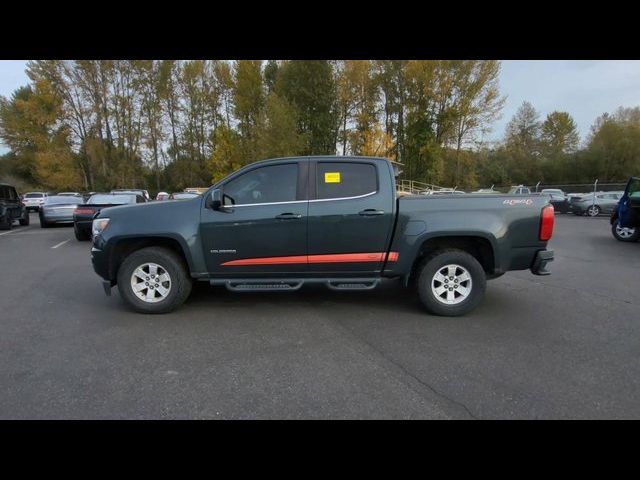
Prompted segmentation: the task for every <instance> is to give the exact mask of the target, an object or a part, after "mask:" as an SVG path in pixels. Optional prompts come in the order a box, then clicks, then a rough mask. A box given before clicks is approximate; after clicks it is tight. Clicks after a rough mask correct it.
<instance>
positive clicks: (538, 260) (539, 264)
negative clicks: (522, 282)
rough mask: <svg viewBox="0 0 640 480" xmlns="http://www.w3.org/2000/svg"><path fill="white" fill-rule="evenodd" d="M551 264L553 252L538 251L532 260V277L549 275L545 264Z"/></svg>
mask: <svg viewBox="0 0 640 480" xmlns="http://www.w3.org/2000/svg"><path fill="white" fill-rule="evenodd" d="M549 262H553V250H539V251H538V252H537V253H536V256H535V257H534V258H533V264H532V265H531V273H533V274H534V275H551V272H550V271H549V270H547V263H549Z"/></svg>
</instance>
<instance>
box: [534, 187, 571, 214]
mask: <svg viewBox="0 0 640 480" xmlns="http://www.w3.org/2000/svg"><path fill="white" fill-rule="evenodd" d="M540 193H541V194H542V195H546V196H547V197H549V203H551V205H553V209H554V210H555V211H556V212H560V213H568V212H569V201H568V200H567V196H566V195H565V193H564V192H563V191H562V190H560V189H558V188H544V189H542V191H541V192H540Z"/></svg>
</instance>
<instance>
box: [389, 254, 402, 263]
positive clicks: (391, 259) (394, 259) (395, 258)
mask: <svg viewBox="0 0 640 480" xmlns="http://www.w3.org/2000/svg"><path fill="white" fill-rule="evenodd" d="M398 258H400V253H398V252H389V256H388V257H387V262H397V261H398Z"/></svg>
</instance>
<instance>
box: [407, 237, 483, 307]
mask: <svg viewBox="0 0 640 480" xmlns="http://www.w3.org/2000/svg"><path fill="white" fill-rule="evenodd" d="M486 287H487V279H486V275H485V272H484V269H483V268H482V265H480V263H479V262H478V260H476V258H475V257H474V256H473V255H471V254H469V253H467V252H465V251H463V250H457V249H446V250H438V251H435V252H433V253H432V254H430V255H429V256H427V257H426V258H425V259H424V260H423V261H422V263H421V264H420V266H419V267H418V294H419V296H420V300H421V301H422V303H423V305H424V306H425V307H426V309H427V310H428V311H429V312H430V313H433V314H436V315H443V316H446V317H457V316H459V315H464V314H465V313H467V312H470V311H471V310H473V309H474V308H475V307H476V306H477V305H478V304H479V303H480V302H481V301H482V299H483V298H484V294H485V290H486Z"/></svg>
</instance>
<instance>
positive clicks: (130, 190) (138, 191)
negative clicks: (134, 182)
mask: <svg viewBox="0 0 640 480" xmlns="http://www.w3.org/2000/svg"><path fill="white" fill-rule="evenodd" d="M111 193H133V194H135V195H142V196H143V197H144V198H145V200H146V201H147V202H148V201H149V200H151V197H150V196H149V192H147V191H146V190H141V189H138V188H117V189H114V190H111Z"/></svg>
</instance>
